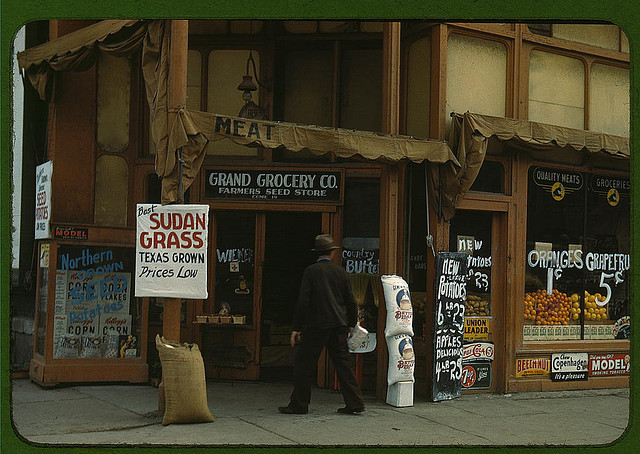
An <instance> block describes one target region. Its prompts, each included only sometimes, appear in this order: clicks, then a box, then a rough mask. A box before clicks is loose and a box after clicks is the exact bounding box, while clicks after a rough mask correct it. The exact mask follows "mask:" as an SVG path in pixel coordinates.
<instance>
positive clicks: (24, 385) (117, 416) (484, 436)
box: [12, 379, 629, 446]
mask: <svg viewBox="0 0 640 454" xmlns="http://www.w3.org/2000/svg"><path fill="white" fill-rule="evenodd" d="M290 391H291V386H290V385H288V384H273V383H269V384H265V383H254V382H250V383H248V382H234V383H230V382H213V381H209V382H208V383H207V392H208V394H207V396H208V403H209V408H210V410H211V412H212V413H213V415H214V416H215V418H216V421H215V422H213V423H208V424H176V425H169V426H162V425H161V424H160V422H159V421H160V420H159V418H157V417H155V416H150V415H149V414H150V413H152V412H153V411H154V410H156V409H157V403H158V389H156V388H154V387H151V386H146V385H96V386H73V387H62V388H56V389H42V388H40V387H39V386H37V385H35V384H33V383H31V382H30V381H29V380H28V379H19V380H14V381H13V389H12V410H13V421H14V424H15V428H16V431H17V433H19V435H20V437H22V438H23V439H24V440H26V441H28V442H31V443H37V444H40V443H44V444H60V443H63V444H78V445H110V446H115V445H118V446H122V445H174V446H175V445H199V446H220V445H226V446H229V445H245V446H247V445H249V446H256V445H263V446H264V445H268V446H287V445H289V446H292V445H297V446H300V445H313V446H319V445H321V446H323V445H327V446H346V445H356V446H364V445H378V446H402V445H405V446H407V445H423V446H428V445H440V446H443V445H477V446H488V445H511V446H513V445H517V446H523V445H537V446H540V445H547V446H548V445H601V444H607V443H612V442H614V441H615V440H617V439H618V438H620V437H621V436H622V435H623V433H624V431H625V428H626V427H627V424H628V419H629V390H628V389H610V390H588V391H564V392H546V393H522V394H513V395H506V396H505V395H495V394H475V395H463V396H462V397H460V398H458V399H454V400H450V401H444V402H438V403H433V402H426V401H423V400H422V399H415V400H414V406H412V407H404V408H396V407H392V406H390V405H387V404H385V403H384V402H379V401H375V400H374V399H373V398H367V399H366V405H367V410H366V411H365V412H364V413H362V414H360V415H343V414H340V413H337V412H336V409H337V408H338V407H341V406H342V405H343V403H342V396H341V395H340V394H339V393H336V392H332V391H329V390H324V389H314V390H313V394H312V403H311V407H310V409H309V414H307V415H283V414H280V413H278V410H277V407H278V406H280V405H285V404H286V403H287V402H288V396H289V393H290Z"/></svg>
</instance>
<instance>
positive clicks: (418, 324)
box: [406, 164, 434, 336]
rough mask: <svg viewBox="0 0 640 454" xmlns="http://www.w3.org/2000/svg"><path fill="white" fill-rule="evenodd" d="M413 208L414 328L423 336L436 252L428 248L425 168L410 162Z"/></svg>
mask: <svg viewBox="0 0 640 454" xmlns="http://www.w3.org/2000/svg"><path fill="white" fill-rule="evenodd" d="M408 184H409V191H408V193H409V201H408V203H409V210H408V212H407V228H408V232H407V239H408V242H409V245H408V246H409V254H408V255H409V256H408V264H407V267H408V271H407V276H408V277H407V278H406V280H407V282H408V284H409V290H410V291H411V302H412V303H413V320H414V322H413V331H414V333H415V334H416V336H421V335H422V333H423V331H424V323H425V321H426V314H425V308H426V299H427V293H426V292H427V260H433V258H434V257H433V253H432V251H431V249H430V248H428V247H427V242H426V240H425V239H426V237H427V234H428V233H432V232H427V222H426V220H427V219H426V216H427V214H426V203H425V197H426V186H425V167H424V165H421V164H410V165H409V178H408Z"/></svg>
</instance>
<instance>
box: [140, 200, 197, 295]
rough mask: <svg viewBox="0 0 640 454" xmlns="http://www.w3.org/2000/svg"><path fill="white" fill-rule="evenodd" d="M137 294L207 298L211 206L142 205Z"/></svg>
mask: <svg viewBox="0 0 640 454" xmlns="http://www.w3.org/2000/svg"><path fill="white" fill-rule="evenodd" d="M136 217H137V236H136V285H135V289H136V290H135V294H136V296H137V297H141V296H158V297H166V298H192V299H204V298H206V297H207V237H208V226H209V206H208V205H158V204H138V205H137V207H136Z"/></svg>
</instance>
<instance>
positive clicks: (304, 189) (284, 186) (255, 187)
mask: <svg viewBox="0 0 640 454" xmlns="http://www.w3.org/2000/svg"><path fill="white" fill-rule="evenodd" d="M205 174H206V185H205V190H204V195H205V197H206V198H208V199H229V200H247V201H287V202H328V203H335V204H338V203H341V202H342V187H343V184H342V181H343V172H342V171H340V170H326V171H324V170H323V171H314V170H306V169H294V168H287V169H283V170H277V169H220V168H216V169H215V170H212V169H209V170H207V171H206V173H205Z"/></svg>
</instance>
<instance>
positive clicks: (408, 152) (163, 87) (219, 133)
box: [18, 20, 459, 203]
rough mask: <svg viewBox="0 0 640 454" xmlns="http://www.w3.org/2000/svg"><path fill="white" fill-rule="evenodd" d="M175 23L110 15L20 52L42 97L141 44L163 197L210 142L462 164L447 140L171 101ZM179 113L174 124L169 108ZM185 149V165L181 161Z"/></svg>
mask: <svg viewBox="0 0 640 454" xmlns="http://www.w3.org/2000/svg"><path fill="white" fill-rule="evenodd" d="M170 24H171V21H168V20H167V21H164V20H151V21H145V20H104V21H101V22H98V23H95V24H92V25H90V26H88V27H85V28H82V29H80V30H78V31H75V32H72V33H69V34H68V35H64V36H62V37H60V38H58V39H56V40H53V41H50V42H47V43H45V44H42V45H40V46H36V47H33V48H30V49H27V50H25V51H24V52H20V53H19V54H18V63H19V65H20V68H21V69H22V70H23V71H25V73H26V74H27V76H28V79H29V81H30V82H31V83H32V85H33V86H34V87H35V88H36V89H37V90H38V93H39V94H40V97H41V99H47V96H48V89H49V87H50V86H51V83H50V81H51V79H52V75H53V72H54V71H84V70H86V69H88V68H89V67H91V65H93V64H94V63H95V62H96V61H97V60H98V56H99V53H100V52H105V53H111V54H112V55H117V56H125V55H129V54H131V53H133V52H134V51H136V50H137V49H139V48H140V47H141V48H142V72H143V76H144V80H145V86H146V94H147V101H148V103H149V106H150V111H151V123H152V136H153V140H154V142H155V145H156V150H157V151H156V166H155V167H156V173H157V174H158V175H159V176H160V177H162V179H163V183H162V187H163V195H162V202H163V203H170V202H175V201H177V200H179V197H178V188H179V174H180V172H181V173H182V182H183V190H185V191H186V189H187V188H188V187H189V185H190V184H191V182H192V181H193V179H194V178H195V176H196V175H197V173H198V171H199V169H200V166H201V164H202V161H203V160H204V153H205V152H204V148H205V145H206V143H207V141H215V140H220V139H224V138H226V139H229V140H232V141H234V142H236V143H239V144H242V145H246V146H259V147H265V148H280V147H283V148H286V149H288V150H291V151H300V150H310V151H311V152H313V153H318V154H322V153H327V152H333V153H335V154H336V155H337V156H340V157H351V156H354V155H360V156H363V157H364V158H367V159H378V158H384V159H388V160H392V161H397V160H399V159H409V160H411V161H414V162H420V161H424V160H426V161H429V162H434V163H449V164H448V165H449V166H451V167H452V170H453V168H454V167H459V163H458V161H457V159H456V157H455V156H454V155H453V153H452V151H451V149H450V148H449V147H448V146H447V145H446V144H445V143H443V142H435V141H430V140H421V139H414V138H411V137H404V136H388V135H382V134H377V133H374V132H366V131H353V130H346V129H338V128H324V127H319V126H308V125H297V124H292V123H283V122H268V121H259V122H255V121H252V120H247V119H242V118H239V117H229V116H222V115H217V114H213V113H206V112H197V111H190V110H186V109H184V108H181V107H178V106H169V105H168V73H169V46H170V39H171V31H170V28H171V27H170ZM170 112H172V113H176V114H177V115H175V117H174V118H175V121H174V122H173V124H172V125H171V127H170V126H169V118H170V116H169V113H170ZM180 153H181V159H182V163H183V165H182V168H180V166H179V165H178V163H179V161H180V158H179V154H180Z"/></svg>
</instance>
